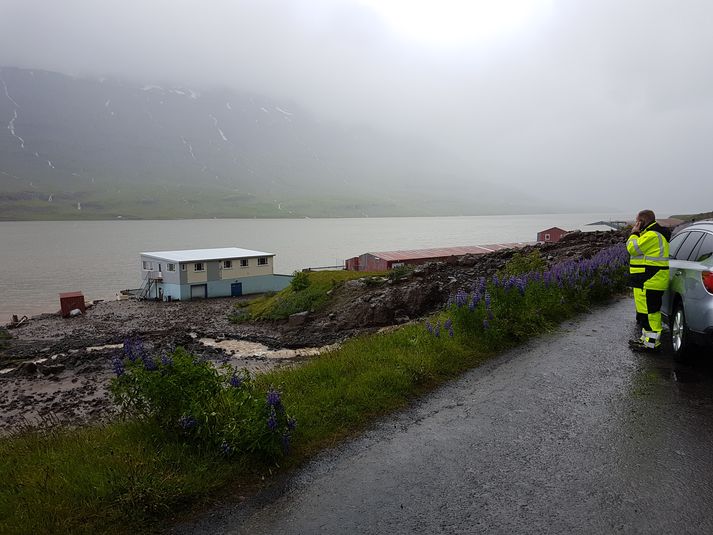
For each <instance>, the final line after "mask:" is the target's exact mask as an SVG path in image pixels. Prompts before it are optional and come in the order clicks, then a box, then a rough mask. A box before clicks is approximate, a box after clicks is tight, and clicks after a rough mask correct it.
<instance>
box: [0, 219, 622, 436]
mask: <svg viewBox="0 0 713 535" xmlns="http://www.w3.org/2000/svg"><path fill="white" fill-rule="evenodd" d="M624 240H625V236H624V234H622V233H621V232H588V233H574V234H571V235H568V236H566V237H565V238H564V239H563V240H562V241H560V242H558V243H556V244H548V245H536V246H529V247H526V248H524V249H521V250H520V252H523V253H528V252H529V251H531V250H533V249H535V248H536V249H537V250H539V251H540V253H541V256H542V257H543V258H544V259H546V261H547V263H548V264H550V265H552V264H556V263H558V262H561V261H564V260H569V259H579V258H589V257H591V256H592V255H594V254H596V252H598V251H599V250H601V249H603V248H606V247H610V246H611V245H614V244H616V243H621V242H623V241H624ZM514 253H515V251H513V250H509V251H498V252H495V253H490V254H487V255H482V256H465V257H462V258H459V259H454V260H453V262H440V263H431V264H425V265H423V266H419V267H417V268H416V269H414V270H413V271H411V272H409V273H407V274H405V276H404V277H403V278H400V279H390V278H378V279H364V280H362V279H357V280H354V281H349V282H347V283H345V284H343V285H341V286H339V287H337V288H335V289H334V290H333V293H332V295H331V299H330V302H329V304H328V306H327V307H326V308H325V309H324V310H321V311H319V312H310V313H307V314H306V315H303V316H301V317H300V318H299V321H283V322H259V323H240V324H235V323H232V322H231V321H230V319H229V315H230V313H231V311H232V310H233V309H234V307H235V305H236V304H238V302H239V301H244V300H246V299H249V297H240V298H222V299H211V300H201V301H188V302H171V303H163V302H153V301H133V300H131V301H107V302H101V303H98V304H96V305H95V306H93V307H91V308H90V309H88V310H87V312H86V314H84V315H82V316H79V317H74V318H66V319H65V318H61V317H60V316H59V315H58V314H41V315H39V316H35V317H33V318H31V319H30V321H28V322H27V323H26V324H25V325H23V326H22V327H19V328H17V329H13V330H12V331H9V332H10V333H11V335H12V338H10V339H9V340H5V341H4V344H3V345H0V392H1V394H0V433H7V432H9V431H11V430H13V429H18V428H21V427H23V426H38V425H39V426H45V425H50V424H57V423H60V424H71V425H78V424H84V423H88V422H94V421H101V420H103V419H107V418H111V417H112V416H113V415H114V414H115V409H114V407H113V406H112V404H111V401H110V399H109V397H108V395H107V387H108V383H109V380H110V378H111V377H112V366H111V359H112V357H113V356H114V355H116V353H117V352H119V351H121V346H122V344H123V342H124V340H125V339H127V338H131V337H139V338H141V340H142V341H143V343H144V345H145V346H146V348H147V349H148V350H150V351H152V352H154V353H156V354H158V353H161V352H163V351H171V350H173V349H174V348H175V347H178V346H181V347H184V348H185V349H187V350H188V351H190V352H192V353H194V354H196V355H199V356H202V357H204V358H207V359H210V360H212V361H215V362H219V361H227V362H229V363H231V364H232V365H234V366H237V367H238V368H245V369H247V370H249V371H250V372H251V373H261V372H264V371H266V370H270V369H274V368H276V367H280V366H291V365H296V364H299V363H300V362H304V361H305V360H307V359H309V358H310V357H311V356H312V355H314V354H317V353H318V352H319V351H320V348H322V349H323V348H325V347H331V346H333V345H335V344H339V343H340V342H342V341H344V340H346V339H348V338H350V337H352V336H354V335H356V334H360V333H363V332H371V331H375V330H378V329H380V328H384V327H388V326H392V325H397V324H402V323H405V322H408V321H414V320H416V319H418V318H421V317H423V316H424V315H427V314H429V313H432V312H433V311H435V310H437V309H438V308H440V307H442V306H443V305H444V304H445V303H446V301H447V300H448V298H449V296H450V295H453V294H454V293H455V292H456V291H457V290H458V289H460V288H464V287H469V285H470V284H472V282H473V281H474V280H476V279H477V278H479V277H488V276H491V275H492V274H493V273H495V272H496V271H497V270H498V269H501V268H502V266H503V265H504V264H505V263H506V262H507V261H508V260H509V259H510V258H511V257H512V255H513V254H514Z"/></svg>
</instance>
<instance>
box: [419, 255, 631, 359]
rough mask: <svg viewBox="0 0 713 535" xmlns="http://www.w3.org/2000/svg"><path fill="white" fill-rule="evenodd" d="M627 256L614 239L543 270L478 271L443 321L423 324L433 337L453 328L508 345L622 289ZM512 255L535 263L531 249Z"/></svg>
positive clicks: (520, 262)
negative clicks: (489, 275)
mask: <svg viewBox="0 0 713 535" xmlns="http://www.w3.org/2000/svg"><path fill="white" fill-rule="evenodd" d="M538 256H539V255H538ZM628 259H629V256H628V253H627V251H626V248H625V247H624V246H623V245H617V246H614V247H610V248H608V249H604V250H602V251H600V252H599V253H597V254H596V255H594V256H593V257H592V258H591V259H588V260H581V261H574V260H571V261H567V262H562V263H561V264H557V265H556V266H553V267H552V268H551V269H549V270H546V271H529V272H526V273H521V274H519V275H511V276H503V275H500V276H498V275H495V276H493V277H492V279H490V280H486V279H485V278H484V277H481V278H480V279H479V280H477V281H475V282H474V283H473V284H472V287H471V288H469V289H468V290H466V289H461V290H458V292H457V293H456V294H455V296H453V297H452V298H451V299H450V300H449V304H448V307H447V311H446V314H445V316H447V319H446V320H445V323H444V324H443V327H441V324H440V321H438V322H437V323H436V324H435V325H432V324H431V323H430V322H427V323H426V329H427V330H428V332H429V333H431V334H432V335H434V336H436V337H440V336H442V335H443V334H444V333H447V334H448V335H449V336H451V337H452V336H454V333H458V334H459V335H460V336H467V337H472V338H477V339H478V340H480V341H483V342H485V344H486V346H487V347H488V348H490V349H492V350H499V349H502V348H504V347H508V346H511V345H513V344H515V343H517V342H519V341H522V340H525V339H527V338H528V337H531V336H534V335H537V334H540V333H541V332H542V331H544V330H546V329H548V328H550V327H551V326H552V325H554V324H556V323H557V322H559V321H561V320H562V319H564V318H566V317H568V316H570V315H571V314H572V313H574V312H577V311H581V310H585V309H586V308H587V307H589V306H590V305H591V304H592V303H595V302H597V301H601V300H603V299H606V298H608V297H609V296H611V295H612V294H614V293H616V292H620V291H622V290H623V289H624V287H625V279H626V272H627V269H626V268H627V265H628ZM513 260H515V262H514V263H513V264H512V265H511V266H510V268H511V269H520V268H522V267H523V266H526V265H536V264H537V263H538V261H537V259H536V258H535V256H534V255H527V256H525V257H521V258H518V259H516V258H515V257H513Z"/></svg>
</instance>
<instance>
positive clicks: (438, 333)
mask: <svg viewBox="0 0 713 535" xmlns="http://www.w3.org/2000/svg"><path fill="white" fill-rule="evenodd" d="M433 336H435V337H436V338H439V337H440V336H441V324H440V323H437V324H436V328H435V329H433Z"/></svg>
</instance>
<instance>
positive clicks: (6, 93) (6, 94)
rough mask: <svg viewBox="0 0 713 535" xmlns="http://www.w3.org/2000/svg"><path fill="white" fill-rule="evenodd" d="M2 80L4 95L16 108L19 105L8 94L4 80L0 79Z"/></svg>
mask: <svg viewBox="0 0 713 535" xmlns="http://www.w3.org/2000/svg"><path fill="white" fill-rule="evenodd" d="M0 82H2V86H3V87H4V88H5V96H6V97H7V98H9V99H10V102H12V103H13V104H14V105H15V107H16V108H19V107H20V105H19V104H18V103H17V102H15V99H14V98H12V97H11V96H10V93H9V92H8V90H7V84H6V83H5V80H0Z"/></svg>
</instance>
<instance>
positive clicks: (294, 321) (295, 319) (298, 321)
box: [287, 311, 309, 327]
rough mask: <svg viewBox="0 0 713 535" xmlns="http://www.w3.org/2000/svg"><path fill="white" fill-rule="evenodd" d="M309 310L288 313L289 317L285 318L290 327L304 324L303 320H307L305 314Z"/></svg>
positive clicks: (306, 314)
mask: <svg viewBox="0 0 713 535" xmlns="http://www.w3.org/2000/svg"><path fill="white" fill-rule="evenodd" d="M308 314H309V312H306V311H305V312H297V313H296V314H292V315H290V317H289V319H288V320H287V324H288V325H289V326H290V327H297V326H299V325H304V322H305V321H307V316H308Z"/></svg>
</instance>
